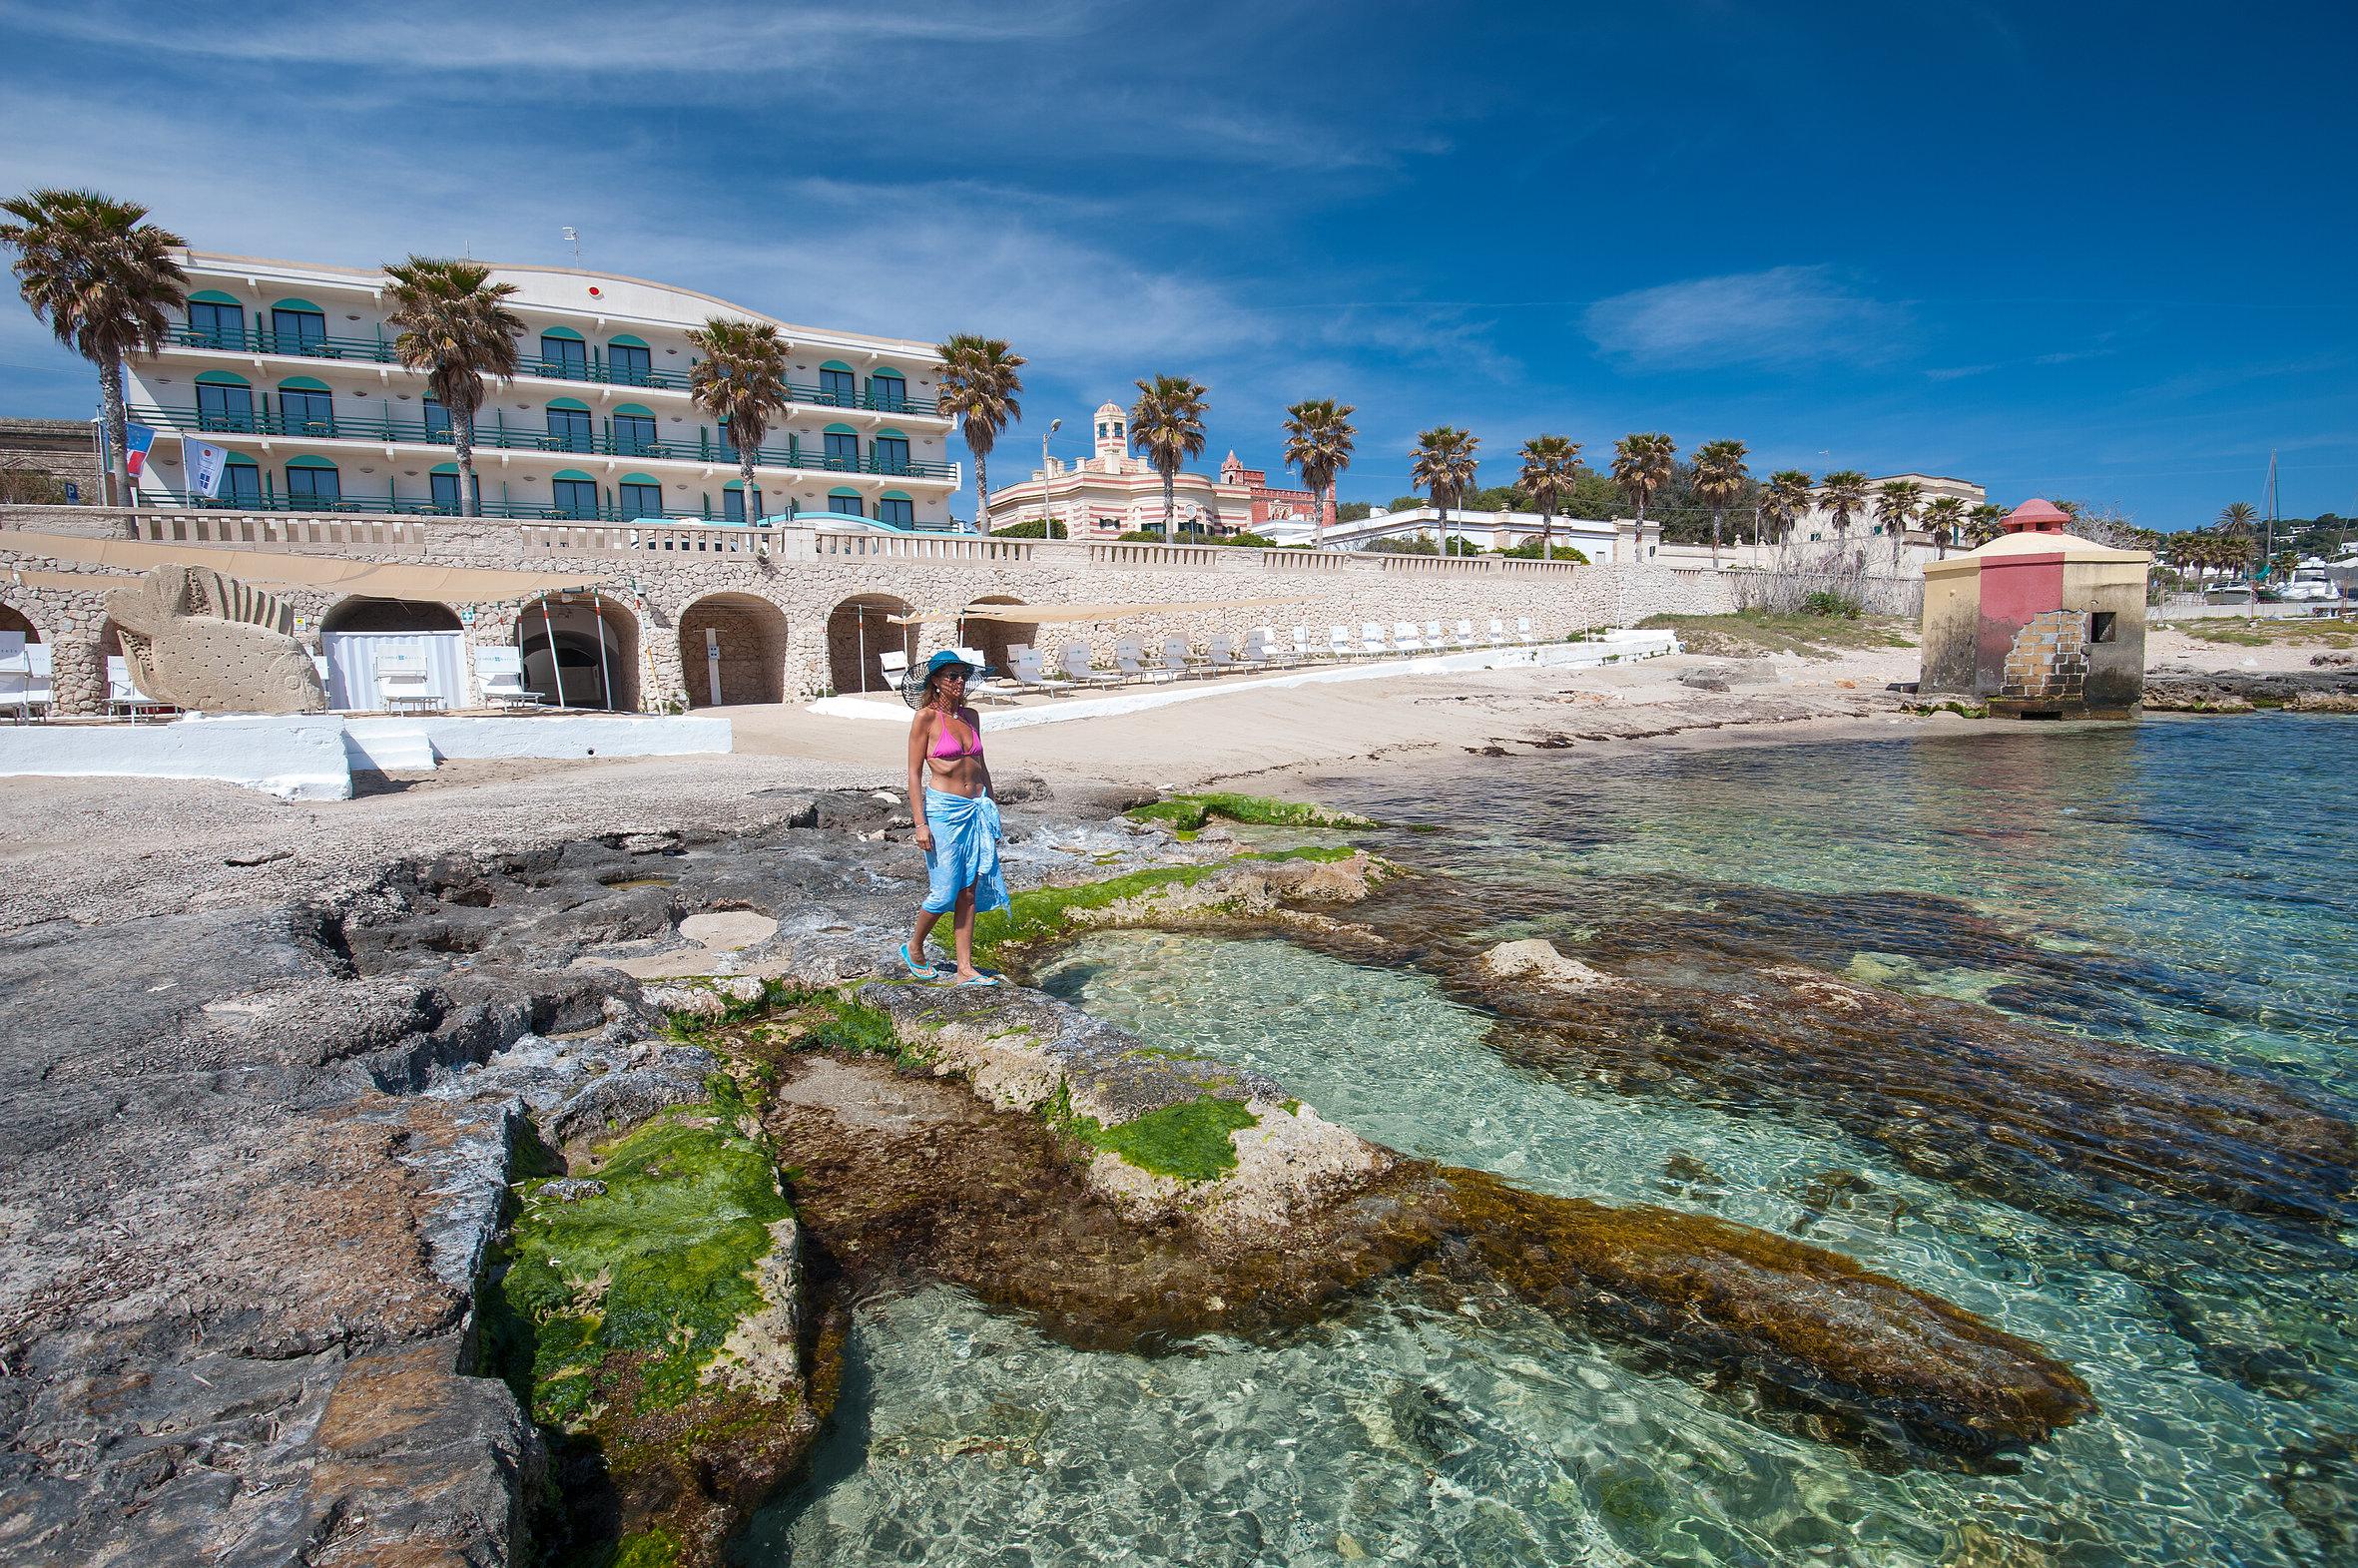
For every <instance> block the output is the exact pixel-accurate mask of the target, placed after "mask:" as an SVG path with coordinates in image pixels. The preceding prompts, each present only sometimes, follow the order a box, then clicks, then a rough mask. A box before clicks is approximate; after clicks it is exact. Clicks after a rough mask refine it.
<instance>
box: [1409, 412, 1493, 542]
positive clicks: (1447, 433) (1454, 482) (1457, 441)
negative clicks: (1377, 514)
mask: <svg viewBox="0 0 2358 1568" xmlns="http://www.w3.org/2000/svg"><path fill="white" fill-rule="evenodd" d="M1480 446H1481V437H1480V436H1478V435H1475V434H1474V432H1473V431H1471V430H1461V429H1459V428H1458V427H1457V426H1455V425H1446V424H1445V425H1436V426H1435V427H1434V428H1432V429H1430V430H1426V431H1422V432H1420V433H1419V434H1418V436H1417V445H1416V447H1415V449H1414V450H1412V451H1411V452H1410V453H1409V482H1410V483H1411V484H1417V485H1423V486H1424V487H1425V488H1426V489H1427V490H1428V491H1430V492H1431V493H1432V496H1433V504H1434V506H1435V507H1437V508H1438V509H1439V510H1440V512H1441V553H1442V554H1443V555H1445V556H1446V555H1448V554H1449V553H1450V507H1451V506H1452V505H1453V504H1455V503H1456V502H1459V501H1462V500H1464V499H1465V498H1466V495H1467V492H1469V491H1471V490H1472V489H1473V488H1474V469H1475V468H1476V467H1477V466H1478V465H1479V463H1480V461H1481V460H1480V459H1479V458H1477V457H1476V456H1474V452H1475V451H1476V450H1477V449H1478V448H1479V447H1480Z"/></svg>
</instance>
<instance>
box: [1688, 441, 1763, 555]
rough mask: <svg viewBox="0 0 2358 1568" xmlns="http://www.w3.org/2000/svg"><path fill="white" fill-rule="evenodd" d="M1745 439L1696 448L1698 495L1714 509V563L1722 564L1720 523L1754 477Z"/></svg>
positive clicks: (1710, 442)
mask: <svg viewBox="0 0 2358 1568" xmlns="http://www.w3.org/2000/svg"><path fill="white" fill-rule="evenodd" d="M1744 456H1745V449H1744V443H1743V442H1741V441H1705V442H1704V443H1703V444H1702V445H1701V446H1698V447H1696V448H1695V494H1696V495H1697V496H1698V497H1700V498H1701V500H1702V502H1703V504H1704V505H1705V506H1708V507H1710V508H1711V564H1712V565H1713V566H1714V567H1717V566H1718V565H1719V526H1720V522H1721V520H1722V519H1724V518H1725V517H1726V516H1727V509H1728V503H1729V502H1731V501H1733V500H1735V498H1736V497H1737V496H1739V495H1742V494H1743V493H1744V485H1745V482H1746V481H1747V480H1749V479H1750V478H1751V477H1752V474H1751V471H1750V470H1749V469H1747V468H1746V467H1745V466H1744Z"/></svg>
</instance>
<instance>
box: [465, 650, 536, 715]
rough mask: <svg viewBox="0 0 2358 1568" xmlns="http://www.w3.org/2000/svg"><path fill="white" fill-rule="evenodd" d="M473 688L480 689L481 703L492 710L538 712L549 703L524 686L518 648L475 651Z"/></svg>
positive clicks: (522, 664)
mask: <svg viewBox="0 0 2358 1568" xmlns="http://www.w3.org/2000/svg"><path fill="white" fill-rule="evenodd" d="M475 685H476V686H477V687H478V688H480V689H481V691H482V693H483V701H484V702H486V703H488V704H490V705H491V706H492V707H494V708H538V707H540V706H542V705H543V704H545V703H546V702H547V701H548V698H547V697H545V696H543V695H542V694H541V693H539V692H535V691H534V690H532V688H530V687H528V686H526V685H525V684H524V650H522V649H521V648H478V649H476V650H475Z"/></svg>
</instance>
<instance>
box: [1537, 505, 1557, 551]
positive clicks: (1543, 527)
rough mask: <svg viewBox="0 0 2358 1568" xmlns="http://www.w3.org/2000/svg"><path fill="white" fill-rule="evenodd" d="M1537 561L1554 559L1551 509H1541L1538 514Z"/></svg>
mask: <svg viewBox="0 0 2358 1568" xmlns="http://www.w3.org/2000/svg"><path fill="white" fill-rule="evenodd" d="M1539 559H1540V560H1542V561H1552V560H1554V559H1555V512H1554V510H1553V509H1552V508H1542V509H1541V510H1540V513H1539Z"/></svg>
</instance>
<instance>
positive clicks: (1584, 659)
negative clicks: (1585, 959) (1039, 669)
mask: <svg viewBox="0 0 2358 1568" xmlns="http://www.w3.org/2000/svg"><path fill="white" fill-rule="evenodd" d="M1676 652H1678V639H1677V637H1675V636H1674V635H1673V634H1671V633H1669V632H1634V631H1615V632H1606V633H1604V634H1602V636H1601V638H1600V639H1599V640H1598V641H1596V642H1593V643H1538V644H1533V645H1531V646H1528V647H1520V648H1475V649H1470V650H1468V651H1467V652H1465V653H1457V654H1426V655H1423V656H1421V657H1418V658H1414V659H1376V660H1366V661H1362V662H1358V663H1334V664H1323V665H1313V666H1310V667H1308V668H1305V669H1299V670H1288V671H1286V672H1284V673H1283V674H1280V675H1269V676H1260V677H1256V678H1253V679H1249V680H1238V679H1237V678H1235V677H1234V676H1229V677H1224V678H1222V679H1220V680H1217V681H1169V682H1165V683H1163V684H1161V685H1159V686H1133V687H1127V688H1124V689H1122V690H1120V691H1118V692H1115V693H1112V694H1110V695H1108V696H1105V697H1081V696H1078V695H1075V696H1072V697H1064V698H1054V699H1050V700H1049V701H1047V702H1045V703H1043V704H1041V705H1040V706H1039V707H1037V708H1018V709H1015V710H1012V711H1008V710H1004V709H996V708H993V709H987V710H985V711H984V725H985V727H986V728H987V729H989V730H991V731H993V732H996V731H1000V730H1023V729H1028V728H1030V727H1031V726H1033V725H1043V724H1064V723H1066V722H1068V721H1070V720H1074V719H1102V718H1105V717H1107V716H1109V715H1112V714H1135V713H1144V712H1146V711H1147V710H1149V709H1154V708H1168V707H1170V706H1171V705H1172V704H1174V703H1192V702H1196V701H1198V700H1200V699H1203V698H1210V697H1227V696H1230V695H1232V694H1234V693H1237V692H1267V691H1280V690H1285V689H1287V688H1291V687H1300V686H1327V685H1333V684H1337V683H1340V682H1345V681H1398V680H1404V679H1420V678H1423V677H1426V676H1436V675H1465V674H1470V673H1472V672H1474V671H1479V670H1511V669H1517V668H1529V667H1532V666H1537V667H1541V668H1546V669H1556V668H1563V669H1580V668H1588V667H1593V666H1596V665H1603V664H1617V663H1620V662H1622V661H1624V660H1630V659H1651V658H1655V657H1656V656H1658V655H1661V654H1674V653H1676ZM810 711H811V712H812V713H815V714H825V715H827V716H829V717H831V718H836V719H871V720H877V719H881V720H885V721H887V722H890V723H894V724H899V723H905V722H906V716H907V710H906V709H904V708H901V707H898V706H896V705H893V704H888V703H880V702H876V701H874V700H873V699H870V698H862V697H823V698H821V699H820V700H819V701H817V702H815V703H813V704H811V706H810Z"/></svg>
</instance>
